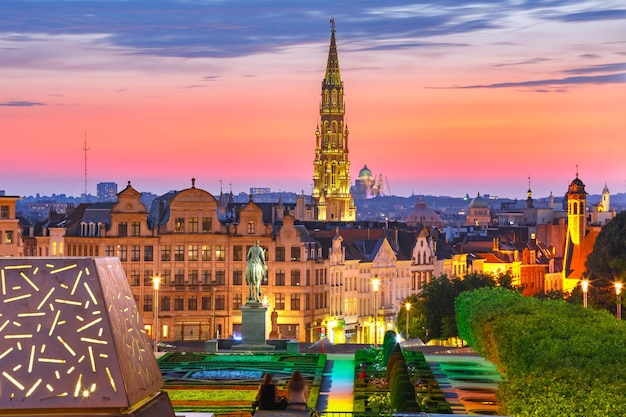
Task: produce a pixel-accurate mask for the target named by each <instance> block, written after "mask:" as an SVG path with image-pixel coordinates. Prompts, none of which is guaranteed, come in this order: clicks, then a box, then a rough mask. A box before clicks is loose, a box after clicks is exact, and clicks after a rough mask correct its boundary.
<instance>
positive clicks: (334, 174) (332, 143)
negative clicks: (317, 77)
mask: <svg viewBox="0 0 626 417" xmlns="http://www.w3.org/2000/svg"><path fill="white" fill-rule="evenodd" d="M330 22H331V37H330V48H329V51H328V62H327V63H326V75H325V76H324V79H323V80H322V102H321V105H320V117H321V120H320V123H319V125H318V126H317V129H316V130H315V159H314V161H313V199H314V200H315V202H316V203H317V220H321V221H354V220H355V219H356V206H355V205H354V199H353V198H352V194H351V192H350V159H349V158H348V133H349V132H348V126H347V125H345V123H344V115H345V103H344V101H343V81H341V73H340V71H339V58H338V55H337V44H336V41H335V21H334V20H333V19H331V21H330Z"/></svg>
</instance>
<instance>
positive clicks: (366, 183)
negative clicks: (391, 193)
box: [352, 165, 385, 199]
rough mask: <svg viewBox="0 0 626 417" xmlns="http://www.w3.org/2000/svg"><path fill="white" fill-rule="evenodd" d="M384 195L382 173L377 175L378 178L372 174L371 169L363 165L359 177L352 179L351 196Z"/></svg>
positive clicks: (363, 197)
mask: <svg viewBox="0 0 626 417" xmlns="http://www.w3.org/2000/svg"><path fill="white" fill-rule="evenodd" d="M384 195H385V184H384V182H383V174H379V175H378V180H375V179H374V177H373V176H372V171H371V170H370V169H369V168H368V167H367V165H363V168H361V170H360V171H359V177H358V178H357V179H356V180H355V181H354V186H353V187H352V196H353V197H354V198H360V199H365V198H374V197H377V196H384Z"/></svg>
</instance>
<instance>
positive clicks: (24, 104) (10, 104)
mask: <svg viewBox="0 0 626 417" xmlns="http://www.w3.org/2000/svg"><path fill="white" fill-rule="evenodd" d="M0 106H5V107H33V106H45V104H44V103H40V102H38V101H26V100H12V101H5V102H0Z"/></svg>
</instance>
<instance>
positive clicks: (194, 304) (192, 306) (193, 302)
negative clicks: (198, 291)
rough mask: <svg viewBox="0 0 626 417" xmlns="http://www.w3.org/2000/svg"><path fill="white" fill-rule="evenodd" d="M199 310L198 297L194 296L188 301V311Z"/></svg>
mask: <svg viewBox="0 0 626 417" xmlns="http://www.w3.org/2000/svg"><path fill="white" fill-rule="evenodd" d="M197 309H198V297H196V296H195V295H192V296H191V297H189V298H188V299H187V310H197Z"/></svg>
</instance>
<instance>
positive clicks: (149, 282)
mask: <svg viewBox="0 0 626 417" xmlns="http://www.w3.org/2000/svg"><path fill="white" fill-rule="evenodd" d="M153 279H154V274H153V273H152V269H146V270H144V271H143V285H144V286H146V287H150V288H152V287H153V286H154V281H153Z"/></svg>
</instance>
